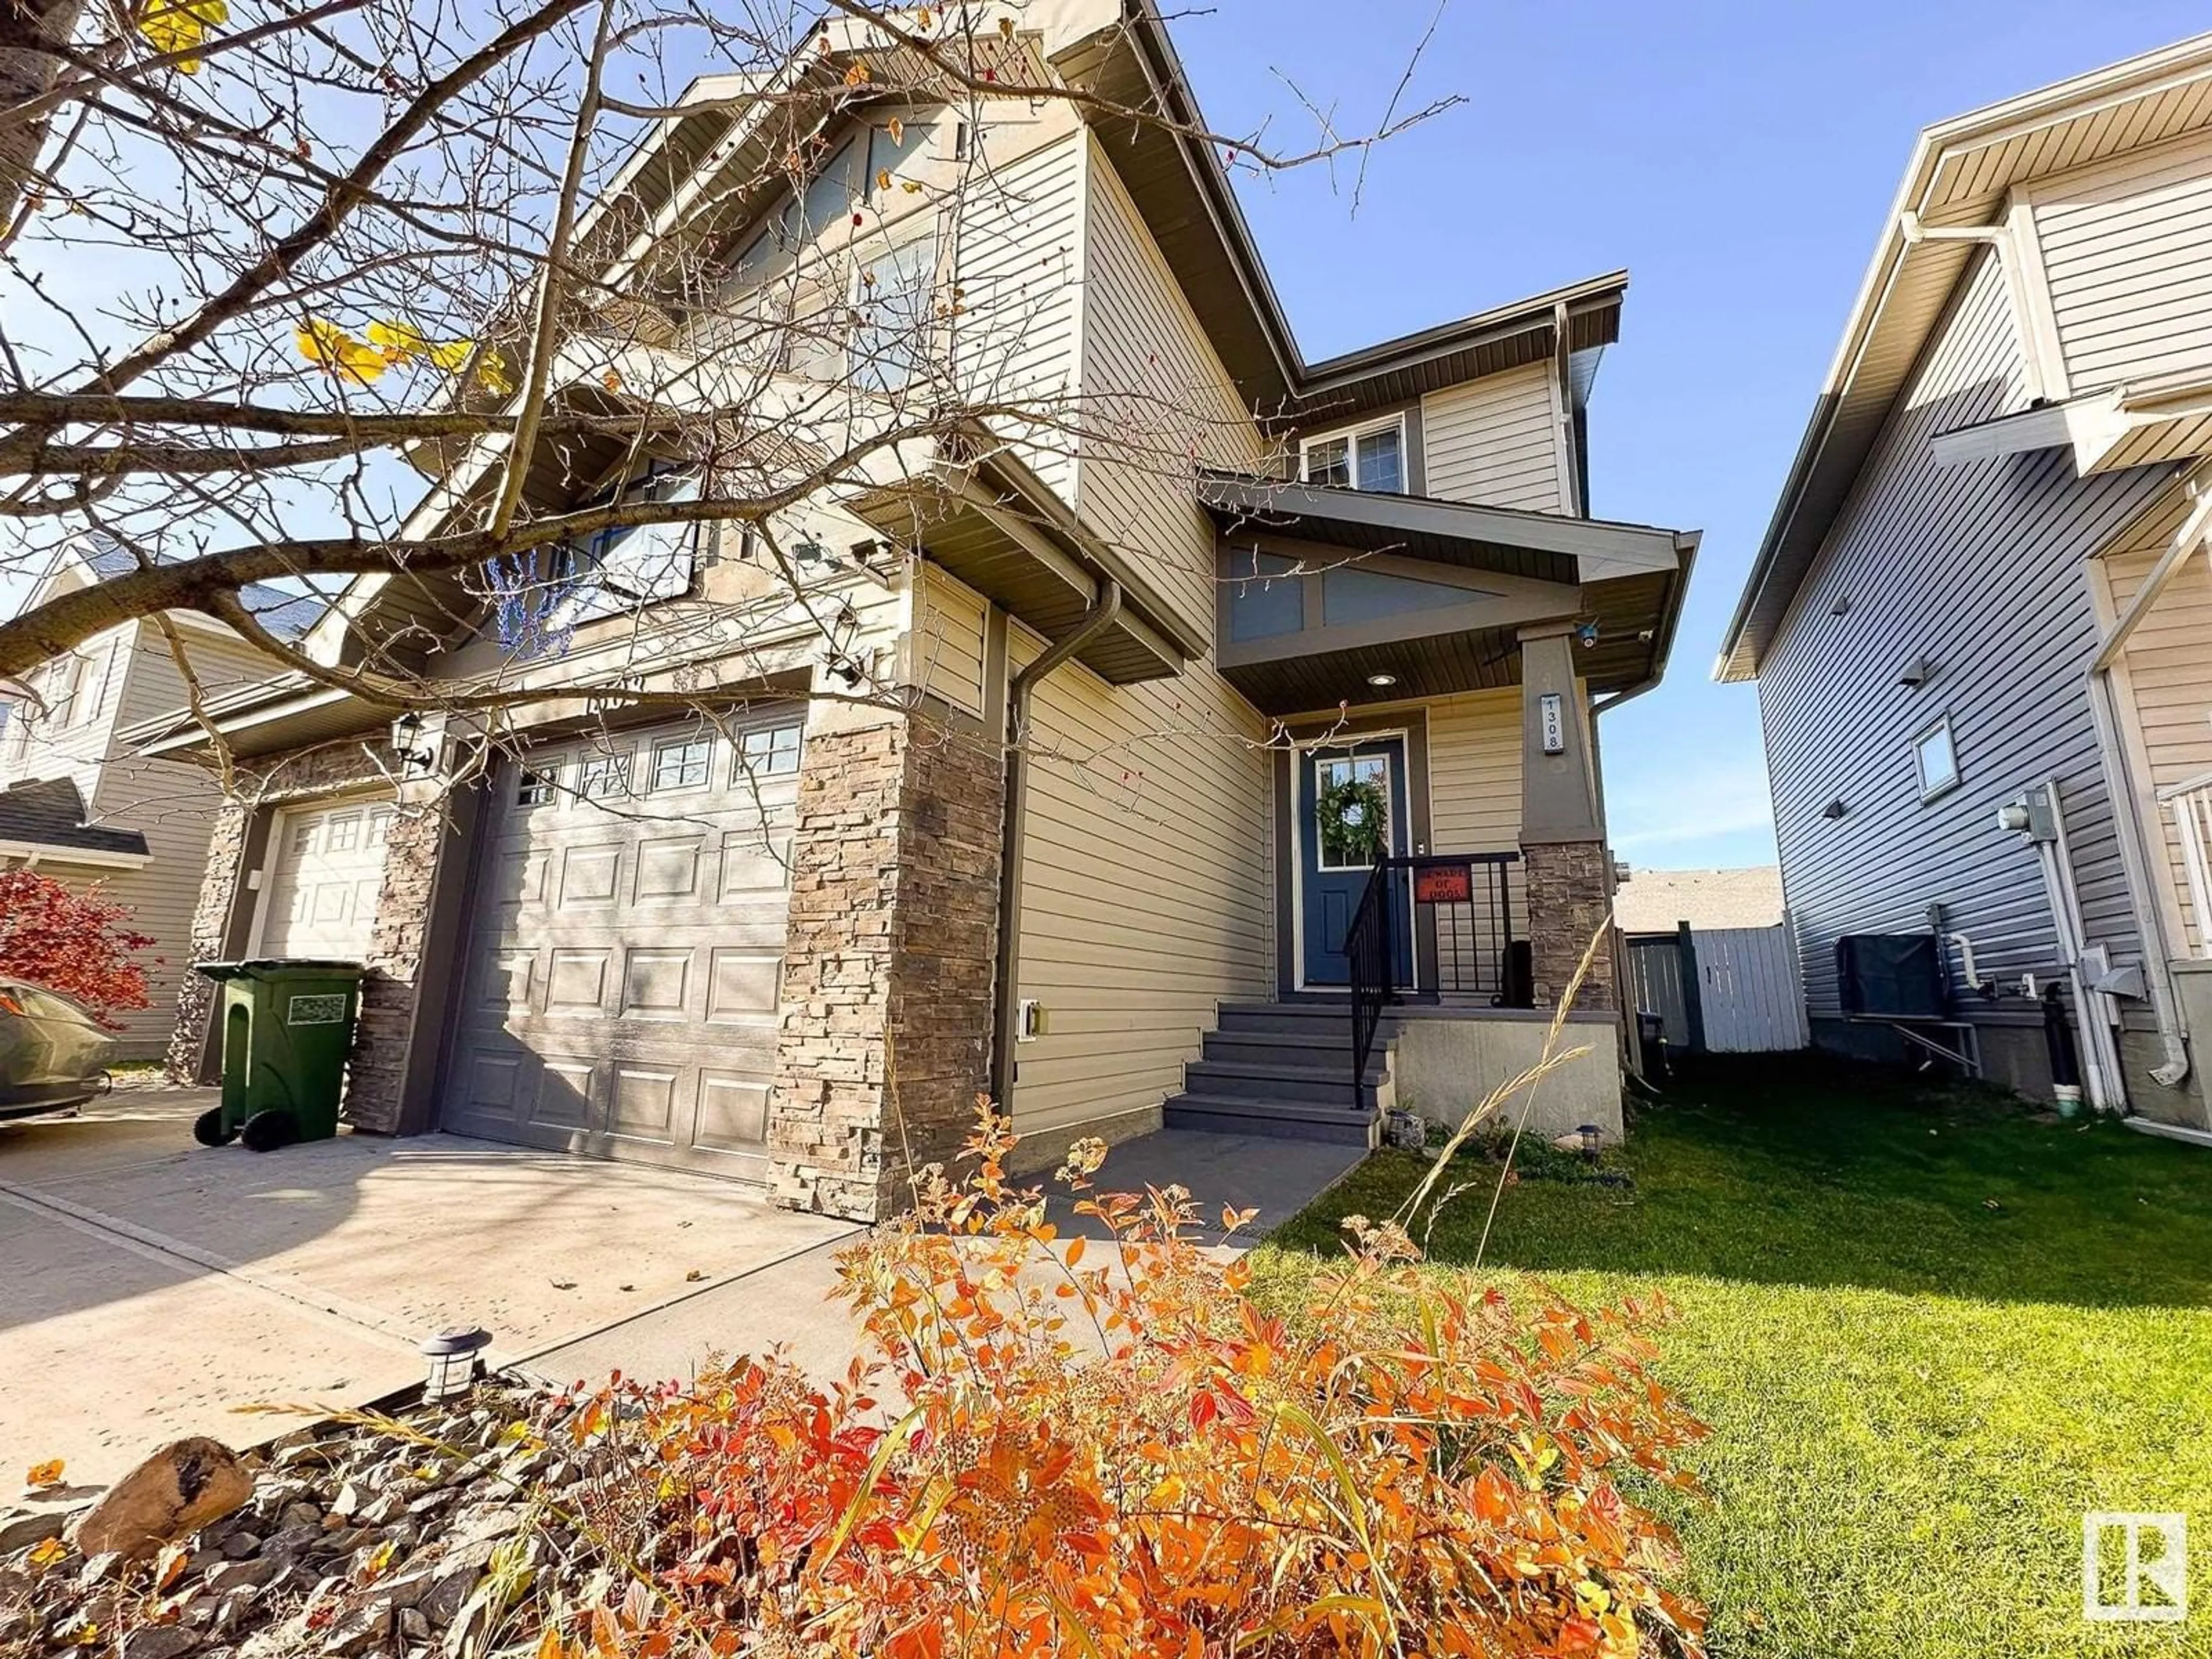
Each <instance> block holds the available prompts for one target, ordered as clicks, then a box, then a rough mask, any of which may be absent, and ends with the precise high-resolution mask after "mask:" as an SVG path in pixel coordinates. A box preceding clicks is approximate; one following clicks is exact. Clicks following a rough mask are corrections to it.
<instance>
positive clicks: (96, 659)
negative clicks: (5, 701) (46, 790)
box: [0, 623, 137, 804]
mask: <svg viewBox="0 0 2212 1659" xmlns="http://www.w3.org/2000/svg"><path fill="white" fill-rule="evenodd" d="M136 628H137V624H136V623H125V625H124V626H122V627H120V628H112V629H108V630H107V632H106V633H104V634H95V635H93V637H92V638H90V639H88V640H87V641H85V642H84V643H83V644H82V645H80V646H79V647H77V648H76V651H75V652H74V653H71V654H73V655H74V656H75V657H76V659H77V660H78V661H79V662H81V663H82V665H83V667H82V670H80V671H79V673H78V677H77V690H76V696H74V697H73V698H71V699H70V705H69V709H68V712H67V714H66V715H65V716H64V720H65V723H64V724H62V725H60V726H57V725H55V724H54V721H53V719H52V714H48V715H44V716H41V715H40V714H37V712H36V708H35V705H34V704H33V703H32V702H31V701H30V700H29V699H28V698H25V699H23V700H22V701H21V702H18V703H17V705H16V707H15V709H14V711H13V712H12V714H10V716H9V721H8V729H7V731H6V732H0V787H5V786H6V785H9V784H13V783H21V782H24V781H29V780H43V779H49V778H60V777H70V778H74V779H76V787H77V793H79V794H81V795H82V796H83V797H84V799H85V800H86V802H87V803H88V804H89V803H90V802H91V801H92V799H93V797H94V793H95V792H96V791H97V790H98V789H99V787H100V758H101V757H103V756H104V755H106V753H107V750H108V745H109V744H110V743H111V742H112V739H113V737H114V733H115V731H116V725H117V722H116V705H117V701H118V698H119V697H120V696H121V694H122V692H121V688H122V681H123V676H124V664H125V657H126V655H127V653H128V652H129V649H130V641H131V637H132V635H133V633H134V632H135V630H136ZM56 712H58V711H56ZM19 744H20V747H19V746H18V745H19Z"/></svg>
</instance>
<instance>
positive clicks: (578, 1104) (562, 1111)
mask: <svg viewBox="0 0 2212 1659" xmlns="http://www.w3.org/2000/svg"><path fill="white" fill-rule="evenodd" d="M598 1085H599V1064H598V1062H597V1061H595V1060H592V1059H591V1058H589V1057H588V1056H586V1055H581V1054H548V1055H546V1056H545V1059H544V1063H543V1064H542V1065H541V1066H539V1067H538V1086H537V1088H536V1089H534V1090H532V1091H531V1094H530V1097H529V1103H528V1110H527V1113H526V1120H525V1121H526V1123H527V1124H528V1125H530V1126H532V1127H538V1128H554V1129H586V1128H589V1127H591V1125H592V1121H594V1120H595V1119H596V1118H597V1117H598V1116H599V1112H598V1111H597V1110H596V1107H597V1106H598V1103H599V1088H598Z"/></svg>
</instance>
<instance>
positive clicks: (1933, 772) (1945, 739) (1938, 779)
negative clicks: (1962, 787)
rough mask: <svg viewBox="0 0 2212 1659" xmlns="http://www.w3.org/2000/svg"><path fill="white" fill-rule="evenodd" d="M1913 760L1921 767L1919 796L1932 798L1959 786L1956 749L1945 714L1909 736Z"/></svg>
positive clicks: (1948, 717) (1949, 721)
mask: <svg viewBox="0 0 2212 1659" xmlns="http://www.w3.org/2000/svg"><path fill="white" fill-rule="evenodd" d="M1912 758H1913V763H1914V764H1915V765H1917V767H1918V768H1919V769H1920V799H1923V800H1924V801H1926V800H1934V799H1936V796H1938V795H1943V794H1948V793H1950V792H1951V791H1952V790H1954V789H1956V788H1957V787H1959V750H1958V745H1957V744H1955V743H1954V742H1953V741H1952V738H1951V717H1950V716H1949V715H1948V714H1946V715H1945V716H1944V717H1943V718H1942V720H1938V721H1936V724H1935V725H1933V726H1929V728H1928V729H1927V730H1926V731H1925V732H1922V733H1921V734H1920V735H1919V736H1918V737H1917V738H1914V739H1913V740H1912Z"/></svg>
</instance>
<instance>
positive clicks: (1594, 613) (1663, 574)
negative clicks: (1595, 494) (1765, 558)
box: [1199, 472, 1698, 714]
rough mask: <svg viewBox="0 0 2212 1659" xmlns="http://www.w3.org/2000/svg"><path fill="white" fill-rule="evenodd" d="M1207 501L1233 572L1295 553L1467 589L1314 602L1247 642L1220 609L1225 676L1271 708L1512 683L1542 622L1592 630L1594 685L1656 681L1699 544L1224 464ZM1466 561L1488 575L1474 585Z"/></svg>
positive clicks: (1585, 664)
mask: <svg viewBox="0 0 2212 1659" xmlns="http://www.w3.org/2000/svg"><path fill="white" fill-rule="evenodd" d="M1199 499H1200V502H1201V504H1202V505H1204V506H1205V507H1206V510H1207V511H1208V512H1209V513H1211V514H1212V517H1213V520H1214V522H1215V525H1216V526H1218V529H1219V531H1220V545H1221V548H1222V550H1223V553H1224V561H1223V565H1224V568H1223V573H1222V574H1224V576H1225V577H1229V578H1232V579H1233V577H1234V574H1235V569H1236V567H1237V562H1239V561H1242V562H1243V568H1246V569H1248V570H1249V569H1250V568H1254V567H1253V566H1252V563H1251V561H1252V560H1253V559H1254V558H1255V556H1259V557H1264V556H1273V557H1277V558H1281V557H1289V558H1291V559H1293V560H1296V561H1297V562H1298V564H1299V568H1301V569H1302V571H1304V572H1306V573H1310V576H1309V577H1308V578H1307V579H1310V580H1326V577H1327V573H1328V571H1329V570H1330V569H1331V568H1343V567H1346V566H1347V565H1358V566H1360V567H1362V568H1366V569H1370V570H1372V571H1374V572H1376V573H1378V574H1384V573H1387V574H1395V575H1399V576H1403V577H1411V578H1413V579H1414V580H1421V578H1422V572H1423V570H1424V569H1427V570H1428V571H1430V572H1431V573H1433V574H1434V575H1435V576H1436V577H1437V579H1438V582H1439V585H1443V584H1446V583H1448V584H1449V585H1451V586H1460V587H1461V588H1462V591H1463V592H1465V594H1466V598H1465V599H1464V600H1461V601H1456V602H1455V600H1454V599H1452V596H1451V595H1449V594H1448V593H1442V592H1439V593H1437V594H1436V595H1434V596H1433V598H1434V601H1435V602H1434V603H1432V604H1427V605H1421V606H1419V607H1418V608H1415V609H1411V610H1407V611H1403V612H1401V613H1399V614H1395V615H1392V616H1389V617H1384V618H1379V619H1374V620H1367V621H1363V622H1360V623H1354V624H1349V625H1347V624H1345V623H1335V622H1333V621H1332V620H1331V619H1330V617H1328V614H1327V609H1326V605H1325V603H1324V605H1323V606H1322V608H1321V609H1319V610H1316V607H1315V605H1314V604H1313V603H1312V602H1311V600H1309V603H1308V605H1307V609H1306V617H1305V623H1306V625H1304V626H1302V627H1299V628H1297V629H1294V630H1291V631H1288V632H1285V633H1280V634H1276V635H1271V636H1269V637H1266V638H1261V639H1256V640H1247V641H1235V640H1233V637H1232V630H1231V629H1230V627H1229V626H1228V625H1227V619H1226V617H1224V623H1223V626H1222V628H1221V629H1220V634H1219V637H1220V639H1221V641H1223V643H1222V644H1221V646H1220V647H1219V651H1218V659H1217V660H1218V665H1219V666H1220V669H1221V672H1222V675H1223V677H1224V678H1226V679H1227V680H1228V681H1229V682H1230V683H1231V684H1233V685H1235V686H1236V687H1237V690H1239V691H1241V692H1243V694H1244V696H1246V697H1248V698H1249V699H1250V700H1251V702H1253V703H1254V704H1255V706H1256V707H1257V708H1260V709H1261V712H1263V713H1266V714H1298V713H1304V712H1309V711H1311V710H1315V709H1322V708H1333V707H1335V706H1336V705H1338V704H1340V703H1354V704H1357V703H1363V702H1380V701H1386V700H1389V699H1396V698H1406V697H1429V696H1448V695H1450V694H1452V693H1455V692H1460V691H1476V690H1492V689H1497V688H1501V687H1505V686H1511V685H1517V684H1520V680H1521V653H1520V648H1519V633H1520V630H1521V629H1523V628H1526V627H1528V626H1529V625H1531V624H1532V623H1539V622H1543V621H1571V622H1575V623H1581V624H1584V625H1587V626H1589V627H1591V628H1593V629H1595V635H1594V640H1593V642H1592V643H1590V644H1589V645H1588V646H1586V647H1584V648H1583V649H1582V650H1580V651H1579V652H1578V653H1577V668H1578V671H1579V672H1580V673H1581V675H1582V677H1583V678H1584V679H1586V680H1587V681H1589V685H1590V688H1591V690H1593V691H1595V692H1597V693H1599V694H1601V695H1618V694H1620V693H1624V692H1627V691H1630V690H1634V689H1636V688H1638V687H1640V686H1644V685H1648V684H1650V683H1651V682H1653V681H1655V680H1656V679H1657V678H1658V677H1659V676H1660V674H1661V673H1662V671H1664V669H1665V666H1666V661H1667V655H1668V650H1669V648H1670V647H1671V646H1672V645H1673V642H1674V629H1675V626H1676V624H1677V623H1678V622H1679V620H1680V614H1681V607H1682V600H1683V597H1684V594H1685V592H1686V589H1687V586H1688V583H1689V574H1690V567H1691V563H1692V560H1693V558H1694V557H1695V555H1696V552H1697V546H1698V538H1697V536H1696V535H1695V534H1694V533H1686V532H1677V531H1671V530H1660V529H1655V528H1652V527H1650V526H1644V525H1628V524H1616V523H1611V522H1607V521H1606V520H1593V519H1574V518H1566V517H1563V516H1560V515H1559V514H1556V513H1530V512H1523V511H1521V510H1518V509H1515V508H1510V507H1484V506H1480V505H1476V504H1473V503H1468V502H1463V501H1436V500H1432V499H1429V498H1426V497H1422V496H1413V495H1382V494H1377V493H1372V492H1367V491H1362V490H1356V489H1334V488H1330V487H1328V486H1322V485H1314V484H1304V483H1284V482H1282V481H1280V480H1277V479H1268V478H1255V477H1244V476H1242V475H1233V474H1226V473H1218V472H1208V473H1204V474H1201V475H1200V479H1199ZM1470 572H1481V573H1484V574H1486V575H1487V576H1489V577H1490V578H1492V580H1488V581H1485V582H1482V583H1480V584H1478V585H1474V586H1468V584H1467V580H1466V577H1467V573H1470ZM1228 602H1229V583H1228V581H1225V582H1224V584H1223V606H1224V609H1225V610H1226V607H1227V605H1228ZM1376 676H1389V679H1388V682H1387V683H1386V684H1383V685H1379V686H1378V685H1376V684H1373V677H1376Z"/></svg>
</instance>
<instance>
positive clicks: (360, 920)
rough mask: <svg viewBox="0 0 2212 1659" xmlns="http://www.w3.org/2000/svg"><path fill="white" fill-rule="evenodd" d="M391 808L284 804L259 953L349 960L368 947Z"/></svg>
mask: <svg viewBox="0 0 2212 1659" xmlns="http://www.w3.org/2000/svg"><path fill="white" fill-rule="evenodd" d="M392 810H393V809H392V803H391V802H389V801H373V800H356V801H352V802H349V803H348V804H346V805H339V806H327V807H315V808H300V807H292V808H287V809H286V811H284V812H283V814H282V815H281V816H280V817H278V819H277V821H276V830H275V833H276V856H275V858H273V859H272V860H270V869H269V876H268V882H269V895H268V898H267V901H266V902H265V903H264V905H263V908H262V913H261V914H262V923H261V942H260V945H259V946H258V951H257V954H258V955H261V956H264V957H332V958H336V959H337V960H339V961H344V962H358V961H360V960H361V959H362V957H366V956H367V955H368V935H369V930H370V929H371V928H372V927H374V926H375V925H376V898H377V890H378V889H379V888H380V886H382V884H383V882H384V844H385V841H386V837H387V836H389V835H390V833H391V829H392Z"/></svg>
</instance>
